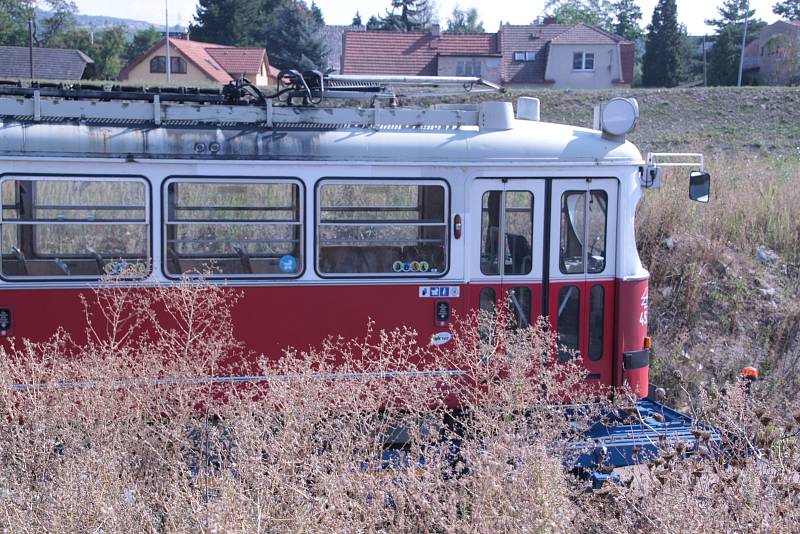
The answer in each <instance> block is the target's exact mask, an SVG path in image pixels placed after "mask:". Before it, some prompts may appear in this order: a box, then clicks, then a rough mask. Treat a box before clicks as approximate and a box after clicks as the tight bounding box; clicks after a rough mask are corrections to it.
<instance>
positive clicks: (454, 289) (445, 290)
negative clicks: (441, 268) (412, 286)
mask: <svg viewBox="0 0 800 534" xmlns="http://www.w3.org/2000/svg"><path fill="white" fill-rule="evenodd" d="M419 296H420V297H421V298H439V299H441V298H445V299H457V298H459V297H460V296H461V288H460V287H458V286H420V288H419Z"/></svg>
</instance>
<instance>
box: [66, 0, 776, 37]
mask: <svg viewBox="0 0 800 534" xmlns="http://www.w3.org/2000/svg"><path fill="white" fill-rule="evenodd" d="M165 1H167V2H169V12H170V25H172V24H175V23H180V24H187V23H188V22H189V21H191V20H192V16H193V15H194V13H195V11H196V4H197V2H196V0H136V1H135V2H129V1H121V0H111V1H109V0H76V2H75V3H76V4H77V5H78V9H79V11H80V12H81V13H83V14H86V15H106V16H111V17H124V18H130V19H137V20H145V21H148V22H153V23H156V24H163V23H164V5H165ZM677 1H678V19H679V21H680V22H681V23H683V24H685V25H686V27H687V28H688V29H689V33H691V34H692V35H701V34H703V33H713V32H712V30H711V29H710V28H708V27H707V26H706V25H705V24H704V22H703V21H704V20H705V19H708V18H714V17H716V14H717V9H716V8H717V6H718V5H721V4H722V0H710V1H709V0H677ZM776 1H777V0H750V5H751V7H752V8H753V9H755V10H756V16H757V17H760V18H762V19H764V20H766V21H767V22H775V21H776V20H777V19H778V17H777V15H774V14H773V13H772V5H773V4H775V3H776ZM316 3H317V5H318V6H319V7H320V9H322V13H323V15H324V16H325V22H327V23H328V24H349V23H350V22H351V21H352V19H353V15H354V14H355V12H356V11H358V12H359V13H361V16H362V19H363V21H364V22H366V21H367V19H368V18H369V17H370V15H376V14H383V13H384V12H385V10H386V6H388V5H389V4H390V2H389V0H316ZM656 3H657V0H640V2H639V5H640V6H641V7H642V13H643V15H644V16H643V25H646V24H647V23H648V22H650V18H651V17H652V15H653V8H654V7H655V5H656ZM456 4H458V5H460V6H461V7H462V8H469V7H474V8H476V9H477V10H478V12H479V14H480V16H481V19H483V22H484V28H485V29H486V31H489V32H493V31H497V29H498V27H499V26H500V22H510V23H512V24H527V23H529V22H531V21H532V20H533V19H535V18H536V17H537V16H539V15H541V14H542V11H543V10H544V4H545V0H436V5H437V7H438V10H439V18H440V21H441V24H442V26H445V25H446V23H447V17H448V16H449V15H450V13H451V12H452V10H453V7H454V6H455V5H456Z"/></svg>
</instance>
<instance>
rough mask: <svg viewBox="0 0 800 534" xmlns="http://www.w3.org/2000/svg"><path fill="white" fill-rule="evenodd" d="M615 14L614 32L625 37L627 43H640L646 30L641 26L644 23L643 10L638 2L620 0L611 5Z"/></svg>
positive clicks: (634, 0)
mask: <svg viewBox="0 0 800 534" xmlns="http://www.w3.org/2000/svg"><path fill="white" fill-rule="evenodd" d="M611 11H612V13H613V14H614V26H613V31H614V33H616V34H617V35H620V36H622V37H624V38H625V39H626V40H627V41H631V42H632V43H638V42H639V41H641V39H642V38H643V37H644V30H642V27H641V26H640V24H641V21H642V8H640V7H639V5H638V4H637V3H636V0H619V1H617V2H614V3H613V4H611Z"/></svg>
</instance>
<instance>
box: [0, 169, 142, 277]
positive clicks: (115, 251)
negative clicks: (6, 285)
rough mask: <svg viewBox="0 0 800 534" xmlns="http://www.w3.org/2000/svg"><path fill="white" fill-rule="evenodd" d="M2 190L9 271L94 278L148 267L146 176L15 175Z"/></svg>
mask: <svg viewBox="0 0 800 534" xmlns="http://www.w3.org/2000/svg"><path fill="white" fill-rule="evenodd" d="M0 189H1V190H2V217H0V223H2V235H0V250H2V274H3V276H4V277H7V278H12V279H26V278H27V279H61V278H83V279H96V278H99V277H101V276H103V275H107V274H119V275H124V276H133V277H140V276H145V275H146V274H147V273H148V272H149V271H150V266H149V260H150V238H149V236H150V231H149V228H150V213H149V209H148V196H149V192H148V186H147V184H146V183H145V182H144V181H143V180H136V179H117V178H82V177H28V176H25V177H13V176H12V177H6V178H4V179H3V180H2V182H0Z"/></svg>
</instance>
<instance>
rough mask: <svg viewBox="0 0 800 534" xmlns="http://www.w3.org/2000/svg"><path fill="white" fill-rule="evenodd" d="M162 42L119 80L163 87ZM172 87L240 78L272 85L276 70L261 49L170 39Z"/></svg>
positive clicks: (163, 63)
mask: <svg viewBox="0 0 800 534" xmlns="http://www.w3.org/2000/svg"><path fill="white" fill-rule="evenodd" d="M166 44H167V41H166V39H162V40H161V41H159V42H158V43H156V44H155V45H153V46H152V47H151V48H150V49H149V50H148V51H147V52H145V53H144V54H142V55H141V56H139V57H138V58H136V59H135V60H133V61H132V62H131V63H130V64H129V65H128V66H127V67H125V68H124V69H122V71H121V72H120V73H119V79H120V80H127V81H135V82H142V83H163V82H164V81H165V80H166V72H167V50H166V48H167V47H166ZM169 44H170V66H171V68H170V74H171V78H172V82H173V83H178V84H197V83H209V82H210V83H228V82H230V81H231V80H235V79H238V78H241V77H244V78H247V79H248V80H250V81H251V82H253V83H255V84H256V85H270V84H275V81H276V77H277V74H278V70H277V69H275V68H273V67H270V65H269V60H268V57H267V51H266V50H265V49H263V48H239V47H234V46H226V45H220V44H214V43H203V42H200V41H190V40H187V39H177V38H174V37H170V39H169Z"/></svg>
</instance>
